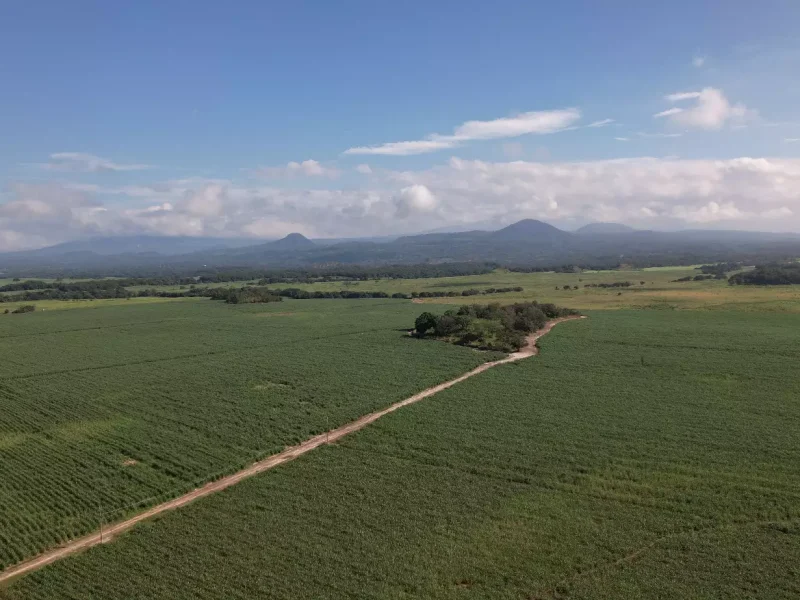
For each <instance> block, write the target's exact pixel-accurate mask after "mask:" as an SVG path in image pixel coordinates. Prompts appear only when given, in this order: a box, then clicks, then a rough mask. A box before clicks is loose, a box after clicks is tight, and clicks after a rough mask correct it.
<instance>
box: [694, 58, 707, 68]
mask: <svg viewBox="0 0 800 600" xmlns="http://www.w3.org/2000/svg"><path fill="white" fill-rule="evenodd" d="M705 64H706V57H705V56H695V57H694V58H693V59H692V66H693V67H695V68H697V69H699V68H700V67H702V66H703V65H705Z"/></svg>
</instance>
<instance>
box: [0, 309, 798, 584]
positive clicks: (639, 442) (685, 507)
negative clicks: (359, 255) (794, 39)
mask: <svg viewBox="0 0 800 600" xmlns="http://www.w3.org/2000/svg"><path fill="white" fill-rule="evenodd" d="M798 332H800V316H798V315H786V314H783V315H779V314H754V313H741V312H721V311H720V312H697V313H693V312H687V311H683V312H666V311H608V312H605V313H592V314H591V315H590V318H589V319H587V320H584V321H579V322H570V323H566V324H563V325H559V326H558V327H556V328H555V329H554V330H553V332H552V333H550V334H548V335H547V336H546V337H544V338H543V340H542V342H541V345H542V353H541V354H540V355H539V356H538V357H536V358H533V359H526V360H524V361H521V362H518V363H514V364H510V365H504V366H500V367H496V368H494V369H491V370H489V371H488V372H486V373H483V374H481V375H479V376H477V377H474V378H471V379H469V380H467V381H465V382H463V383H460V384H458V385H456V386H454V387H452V388H450V389H448V390H445V391H443V392H441V393H440V394H438V395H437V396H435V397H434V398H431V399H428V400H425V401H423V402H420V403H418V404H415V405H413V406H410V407H407V408H403V409H402V410H399V411H397V412H394V413H392V414H391V415H388V416H386V417H384V418H383V419H381V420H380V421H379V423H377V424H375V425H374V426H370V427H368V428H366V429H365V430H363V431H361V432H358V433H357V434H354V435H351V436H348V437H346V438H343V439H342V440H340V441H339V442H337V443H336V444H335V445H331V446H326V447H323V448H320V449H318V450H315V451H314V452H313V453H311V454H309V455H307V456H305V457H303V458H302V459H300V460H297V461H295V462H292V463H289V464H287V465H285V466H282V467H280V468H279V469H276V470H274V471H271V472H269V473H267V474H263V475H261V476H258V477H256V478H253V479H250V480H247V481H245V482H243V483H241V484H239V485H237V486H235V487H234V488H232V489H231V490H229V491H227V492H225V493H223V494H219V495H215V496H211V497H209V498H206V499H203V500H201V501H199V502H196V503H194V504H191V505H189V506H187V507H185V508H182V509H180V510H178V511H176V512H173V513H170V514H168V515H165V516H164V517H162V518H161V519H159V520H158V521H155V522H152V523H146V524H142V525H140V526H137V528H136V529H135V530H134V531H133V532H131V533H129V534H127V535H125V536H122V537H121V538H119V539H118V540H116V541H115V542H114V543H112V544H107V545H104V546H101V547H96V548H94V549H92V550H91V551H89V552H87V553H84V554H81V555H78V556H76V557H74V558H71V559H68V560H65V561H62V562H59V563H56V564H55V565H54V566H52V567H48V568H46V569H44V570H42V571H40V572H38V573H36V574H34V575H31V576H28V577H26V578H24V579H22V580H20V581H19V582H17V583H15V584H13V585H12V586H11V587H10V588H8V589H7V590H6V591H5V597H3V592H0V597H3V598H4V600H56V599H58V600H83V599H84V598H87V597H92V598H103V599H104V600H117V599H119V600H122V599H124V598H130V597H131V590H136V592H135V594H136V596H137V597H141V598H148V599H164V600H166V599H169V600H189V599H192V600H205V599H208V600H210V599H216V598H236V599H244V598H286V599H288V598H332V597H336V598H369V599H376V600H377V599H381V600H382V599H384V598H431V599H436V600H438V599H442V600H452V599H455V598H546V599H554V598H575V599H590V598H591V599H595V598H614V599H619V600H634V599H635V600H649V599H656V598H728V599H732V600H745V599H748V598H753V597H758V598H786V599H789V598H797V597H798V594H800V588H799V587H798V577H797V565H798V564H799V563H800V505H798V501H797V498H798V493H800V443H799V440H798V433H797V432H798V428H797V424H798V423H800V403H798V401H797V398H798V397H800V373H798V372H797V370H796V369H795V368H794V366H795V364H796V363H797V361H798V360H800V343H799V342H800V339H798V336H800V333H798ZM416 346H434V344H416ZM440 347H441V346H440ZM642 357H645V358H646V360H645V361H644V364H642V361H641V359H642ZM398 362H399V361H393V362H392V363H391V365H392V368H394V367H395V366H396V365H397V364H398Z"/></svg>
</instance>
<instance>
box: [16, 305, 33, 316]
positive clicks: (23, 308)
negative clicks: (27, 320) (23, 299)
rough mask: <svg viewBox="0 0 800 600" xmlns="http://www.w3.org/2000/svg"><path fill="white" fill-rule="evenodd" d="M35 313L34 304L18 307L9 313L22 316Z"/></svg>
mask: <svg viewBox="0 0 800 600" xmlns="http://www.w3.org/2000/svg"><path fill="white" fill-rule="evenodd" d="M34 311H36V306H35V305H34V304H23V305H22V306H18V307H17V308H15V309H14V310H12V311H11V312H12V313H13V314H15V315H18V314H22V313H29V312H34Z"/></svg>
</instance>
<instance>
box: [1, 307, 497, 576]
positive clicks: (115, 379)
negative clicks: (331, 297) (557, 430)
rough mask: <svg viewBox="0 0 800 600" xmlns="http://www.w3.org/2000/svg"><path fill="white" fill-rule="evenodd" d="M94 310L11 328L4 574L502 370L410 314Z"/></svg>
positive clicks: (22, 321)
mask: <svg viewBox="0 0 800 600" xmlns="http://www.w3.org/2000/svg"><path fill="white" fill-rule="evenodd" d="M65 304H72V303H69V302H67V303H65ZM120 304H121V305H120ZM92 305H93V306H95V307H97V308H96V309H93V310H68V311H38V312H36V313H30V314H27V315H2V318H0V339H2V340H3V344H2V347H0V506H2V507H3V510H2V511H0V567H2V566H7V565H9V564H12V563H15V562H17V561H19V560H21V559H24V558H25V557H28V556H31V555H34V554H36V553H37V552H40V551H41V550H43V549H44V548H47V547H49V546H53V545H55V544H58V543H59V542H63V541H64V540H66V539H69V538H73V537H75V536H78V535H80V534H82V533H85V532H87V531H91V530H94V529H96V528H97V527H98V526H99V524H100V523H101V522H110V521H113V520H116V519H119V518H120V517H122V516H123V515H125V514H128V513H130V512H133V511H137V510H140V509H141V508H142V507H144V506H147V505H149V504H153V503H155V502H157V501H159V500H164V499H166V498H168V497H170V496H174V495H177V494H179V493H182V492H186V491H188V490H190V489H192V488H193V487H195V486H197V485H199V484H201V483H203V482H205V481H208V480H209V479H211V478H214V477H217V476H220V475H222V474H224V473H229V472H231V471H235V470H237V469H239V468H241V467H242V466H243V465H245V464H248V463H250V462H252V461H254V460H256V459H258V458H262V457H264V456H266V455H269V454H272V453H275V452H277V451H280V450H282V449H283V447H284V446H286V445H290V444H294V443H297V442H299V441H301V440H304V439H306V438H307V437H309V436H311V435H313V434H315V433H319V432H321V431H323V430H326V429H328V428H331V427H335V426H338V425H341V424H343V423H346V422H349V421H351V420H353V419H355V418H357V417H359V416H361V415H362V414H364V413H367V412H370V411H372V410H375V409H377V408H380V407H383V406H385V405H387V404H390V403H391V402H393V401H396V400H400V399H402V398H404V397H406V396H409V395H411V394H413V393H414V392H416V391H419V390H421V389H423V388H425V387H428V386H430V385H433V384H436V383H439V382H441V381H444V380H447V379H450V378H452V377H454V376H456V375H459V374H461V373H463V372H464V371H466V370H469V369H470V368H472V367H474V366H476V365H478V364H480V363H481V362H483V361H485V360H488V359H490V358H492V357H493V356H492V355H491V354H488V353H477V352H475V351H472V350H469V349H467V348H462V347H453V346H447V345H445V344H417V343H415V342H416V341H417V340H413V339H411V338H409V337H408V336H407V335H405V333H404V331H402V328H404V327H405V328H408V327H409V326H411V325H412V324H413V320H414V317H415V316H416V314H417V313H418V307H416V306H414V305H413V304H411V303H409V302H401V301H393V300H383V301H378V300H363V301H347V302H345V301H340V302H326V301H302V302H291V301H286V302H281V303H275V304H270V305H250V306H231V305H225V304H222V303H216V302H211V301H208V300H193V301H178V302H161V303H137V302H134V301H124V300H123V301H113V300H112V301H95V302H93V303H92Z"/></svg>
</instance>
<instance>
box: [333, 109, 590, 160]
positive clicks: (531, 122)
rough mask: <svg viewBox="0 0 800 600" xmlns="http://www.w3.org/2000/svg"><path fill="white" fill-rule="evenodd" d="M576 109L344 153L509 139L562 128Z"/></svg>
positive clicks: (400, 152) (474, 124) (404, 152)
mask: <svg viewBox="0 0 800 600" xmlns="http://www.w3.org/2000/svg"><path fill="white" fill-rule="evenodd" d="M580 117H581V113H580V111H579V110H578V109H576V108H566V109H562V110H544V111H533V112H526V113H522V114H519V115H516V116H514V117H506V118H501V119H493V120H491V121H467V122H465V123H463V124H461V125H459V126H458V127H456V129H455V131H454V133H453V135H439V134H431V135H429V136H428V137H427V138H425V139H423V140H412V141H406V142H389V143H386V144H380V145H377V146H358V147H355V148H348V149H347V150H345V151H344V153H345V154H382V155H388V156H408V155H412V154H425V153H428V152H435V151H437V150H444V149H447V148H455V147H456V146H458V145H460V144H462V143H464V142H469V141H475V140H491V139H500V138H513V137H518V136H521V135H528V134H547V133H555V132H557V131H563V130H565V129H568V128H569V127H570V126H571V125H573V124H574V123H575V122H576V121H577V120H578V119H580Z"/></svg>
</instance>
